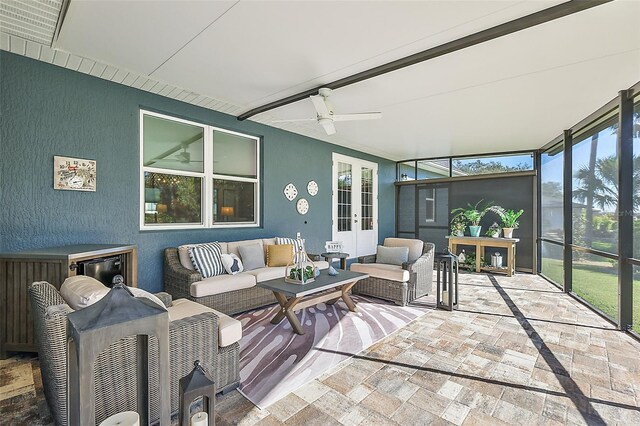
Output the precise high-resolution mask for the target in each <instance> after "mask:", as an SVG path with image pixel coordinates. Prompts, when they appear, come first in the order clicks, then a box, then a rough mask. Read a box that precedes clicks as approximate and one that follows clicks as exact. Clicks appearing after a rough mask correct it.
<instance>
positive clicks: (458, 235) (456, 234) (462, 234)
mask: <svg viewBox="0 0 640 426" xmlns="http://www.w3.org/2000/svg"><path fill="white" fill-rule="evenodd" d="M453 235H454V236H456V237H464V231H455V232H454V233H453Z"/></svg>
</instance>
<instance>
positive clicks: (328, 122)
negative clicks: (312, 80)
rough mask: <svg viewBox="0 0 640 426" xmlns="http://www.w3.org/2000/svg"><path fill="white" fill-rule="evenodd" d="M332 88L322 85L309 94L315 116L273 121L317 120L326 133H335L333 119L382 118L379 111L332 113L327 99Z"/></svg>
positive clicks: (331, 107)
mask: <svg viewBox="0 0 640 426" xmlns="http://www.w3.org/2000/svg"><path fill="white" fill-rule="evenodd" d="M331 92H332V90H331V89H329V88H326V87H323V88H321V89H319V90H318V94H317V95H311V96H309V98H310V99H311V102H312V103H313V107H314V108H315V109H316V113H317V116H316V118H297V119H291V120H276V121H274V123H291V122H301V121H317V122H318V124H320V125H321V126H322V127H323V128H324V131H325V132H327V135H333V134H334V133H336V127H335V126H334V124H333V122H334V121H356V120H378V119H380V118H382V113H381V112H359V113H351V114H334V113H333V105H332V104H331V102H330V101H329V97H330V96H331Z"/></svg>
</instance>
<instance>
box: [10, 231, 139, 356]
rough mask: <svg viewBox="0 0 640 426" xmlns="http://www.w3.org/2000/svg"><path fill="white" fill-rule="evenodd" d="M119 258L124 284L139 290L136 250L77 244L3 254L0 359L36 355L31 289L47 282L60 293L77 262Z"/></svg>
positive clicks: (104, 245) (129, 247)
mask: <svg viewBox="0 0 640 426" xmlns="http://www.w3.org/2000/svg"><path fill="white" fill-rule="evenodd" d="M114 256H120V258H121V262H122V263H123V268H122V269H123V272H124V279H125V283H126V284H127V285H129V286H132V287H136V286H137V279H138V272H137V249H136V246H131V245H127V246H123V245H119V244H78V245H71V246H64V247H49V248H43V249H36V250H27V251H21V252H14V253H1V254H0V359H5V358H6V357H7V352H8V351H17V352H20V351H24V352H37V349H36V340H35V334H34V330H33V316H32V314H31V303H30V301H29V293H28V288H29V286H30V285H31V283H33V282H35V281H47V282H49V283H51V284H53V285H54V286H55V287H56V288H57V289H58V290H59V289H60V286H61V285H62V283H63V282H64V280H65V279H66V278H68V277H71V276H74V275H76V266H77V262H81V261H85V260H92V259H100V258H107V257H114Z"/></svg>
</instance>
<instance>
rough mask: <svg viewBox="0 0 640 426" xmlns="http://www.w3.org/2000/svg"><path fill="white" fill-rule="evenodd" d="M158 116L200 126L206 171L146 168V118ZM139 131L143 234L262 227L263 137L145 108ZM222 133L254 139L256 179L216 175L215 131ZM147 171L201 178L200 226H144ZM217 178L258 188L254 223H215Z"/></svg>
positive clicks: (180, 224)
mask: <svg viewBox="0 0 640 426" xmlns="http://www.w3.org/2000/svg"><path fill="white" fill-rule="evenodd" d="M145 116H150V117H157V118H162V119H165V120H170V121H174V122H176V123H182V124H188V125H192V126H197V127H201V128H202V129H203V132H204V138H203V158H204V159H205V160H204V162H203V166H204V167H203V172H191V171H180V170H173V169H163V168H160V167H148V166H145V165H144V117H145ZM139 120H140V121H139V129H140V140H139V148H140V160H139V161H140V162H139V165H140V169H139V178H140V187H139V188H140V197H139V206H138V209H139V217H140V230H141V231H173V230H184V229H222V228H258V227H260V226H261V219H262V215H261V208H262V206H261V197H260V195H261V192H262V191H261V183H262V181H261V167H260V166H261V138H260V137H258V136H254V135H249V134H245V133H240V132H236V131H233V130H228V129H224V128H221V127H217V126H212V125H209V124H205V123H200V122H197V121H192V120H186V119H184V118H179V117H174V116H171V115H167V114H162V113H158V112H154V111H149V110H145V109H142V108H141V109H140V115H139ZM215 131H217V132H222V133H227V134H231V135H235V136H240V137H243V138H248V139H253V140H254V141H255V143H256V158H255V161H256V177H255V178H247V177H240V176H231V175H224V174H218V173H214V172H213V161H212V160H213V132H215ZM145 172H151V173H161V174H167V175H175V176H189V177H197V178H200V179H201V182H202V187H201V211H200V217H201V218H202V222H201V223H166V224H157V225H155V224H148V223H145V182H144V175H145ZM214 179H218V180H226V181H236V182H248V183H253V184H254V185H255V191H254V195H253V197H254V206H253V208H254V221H253V222H214V221H213V216H214V214H213V202H214V199H213V193H214V186H213V181H214Z"/></svg>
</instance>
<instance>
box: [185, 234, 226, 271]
mask: <svg viewBox="0 0 640 426" xmlns="http://www.w3.org/2000/svg"><path fill="white" fill-rule="evenodd" d="M189 257H191V262H193V266H194V267H195V268H196V271H198V272H200V273H201V274H202V277H203V278H209V277H214V276H216V275H221V274H224V273H225V270H224V265H223V264H222V248H221V247H220V244H218V243H217V242H215V243H207V244H197V245H194V246H191V247H189Z"/></svg>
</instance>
